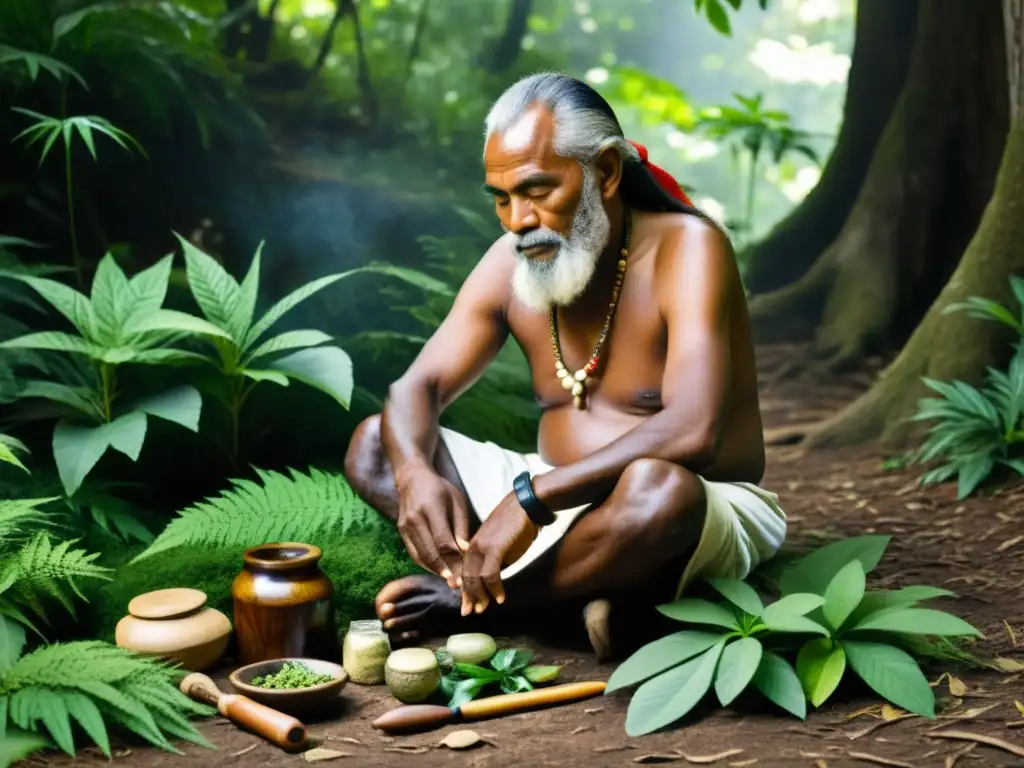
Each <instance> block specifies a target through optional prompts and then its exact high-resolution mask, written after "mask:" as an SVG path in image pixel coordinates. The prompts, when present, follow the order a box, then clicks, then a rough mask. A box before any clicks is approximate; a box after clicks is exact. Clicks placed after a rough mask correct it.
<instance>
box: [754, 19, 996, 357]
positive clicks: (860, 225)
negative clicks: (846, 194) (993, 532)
mask: <svg viewBox="0 0 1024 768" xmlns="http://www.w3.org/2000/svg"><path fill="white" fill-rule="evenodd" d="M940 4H941V7H938V6H939V5H940ZM1002 39H1003V26H1002V20H1001V15H1000V10H999V8H998V6H996V5H995V4H993V3H974V2H971V0H921V2H920V4H919V14H918V33H917V38H916V42H915V45H914V51H913V55H912V59H911V65H910V71H909V73H908V76H907V82H906V85H905V87H904V90H903V93H902V94H901V96H900V99H899V101H898V102H897V105H896V108H895V109H894V110H893V114H892V116H891V118H890V119H889V122H888V125H887V126H886V128H885V131H884V133H883V134H882V137H881V140H880V141H879V144H878V147H877V149H876V151H875V153H874V156H873V158H872V160H871V164H870V166H869V168H868V170H867V174H866V177H865V180H864V184H863V186H862V187H861V189H860V192H859V194H858V196H857V201H856V203H855V204H854V206H853V209H852V211H851V212H850V216H849V218H848V219H847V221H846V223H845V224H844V226H843V228H842V231H841V232H840V234H839V237H838V238H837V239H836V240H835V242H834V243H832V245H831V246H830V247H829V248H828V249H827V250H826V251H825V252H824V253H823V254H822V255H821V257H820V258H819V259H818V260H817V261H816V262H815V264H814V266H812V267H811V269H810V270H809V271H808V272H807V274H806V275H804V277H802V278H801V279H800V280H798V281H796V282H795V283H793V284H792V285H790V286H787V287H786V288H783V289H781V290H779V291H775V292H772V293H769V294H764V295H761V296H755V297H754V298H753V299H752V301H751V305H750V308H751V317H752V319H753V320H754V321H755V328H756V329H757V332H758V337H759V340H761V341H769V340H778V339H779V338H804V339H805V338H810V337H813V338H814V339H815V345H814V351H815V354H816V355H817V356H819V357H820V358H822V359H823V360H824V361H825V364H826V365H827V366H828V367H829V368H832V369H836V370H842V369H844V368H845V367H848V366H850V365H853V364H855V363H857V362H859V361H860V359H861V358H862V357H863V356H864V355H865V354H867V353H873V352H886V351H888V350H889V349H891V348H892V347H894V346H896V347H898V345H899V344H900V343H902V342H903V341H904V340H905V339H906V338H907V337H908V336H909V334H910V333H911V332H912V330H913V329H914V327H915V326H916V324H917V322H918V321H919V320H920V318H921V316H922V315H923V314H924V312H925V311H926V310H927V308H928V306H929V304H930V303H931V302H932V300H933V299H934V298H935V296H936V295H937V294H938V292H939V291H940V290H941V288H942V286H943V285H944V284H945V282H946V280H947V279H948V277H949V275H950V274H951V273H952V271H953V269H954V268H955V266H956V264H957V262H958V261H959V258H960V256H961V254H963V252H964V248H965V247H966V245H967V243H968V242H969V241H970V238H971V235H972V234H973V233H974V231H975V229H976V228H977V224H978V221H979V220H980V218H981V214H982V211H983V210H984V207H985V204H986V203H987V201H988V200H989V198H990V197H991V193H992V184H993V180H994V178H995V174H996V171H997V169H998V167H999V159H1000V157H1001V153H1002V147H1003V142H1004V141H1005V136H1006V120H1007V100H1006V97H1005V96H1006V88H1005V87H1004V85H1003V83H1005V81H1006V80H1005V78H1006V64H1005V55H1004V51H1003V48H1004V46H1003V45H1001V44H999V43H997V42H996V41H1002ZM994 43H995V44H994ZM977 83H986V84H989V83H996V84H998V89H992V88H989V87H978V86H977V85H976V84H977ZM993 94H994V95H995V98H993Z"/></svg>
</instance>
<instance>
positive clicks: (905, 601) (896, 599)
mask: <svg viewBox="0 0 1024 768" xmlns="http://www.w3.org/2000/svg"><path fill="white" fill-rule="evenodd" d="M937 597H956V593H955V592H950V591H949V590H948V589H939V588H938V587H929V586H924V585H919V586H909V587H903V588H901V589H893V590H876V591H868V592H865V593H864V599H863V600H861V601H860V605H858V606H857V610H855V611H854V612H853V613H852V614H851V615H850V618H849V619H848V621H849V623H850V625H851V626H853V625H856V624H857V623H859V622H860V620H861V619H863V618H864V617H865V616H868V615H869V614H872V613H875V612H877V611H881V610H882V609H883V608H897V607H900V606H911V605H914V604H915V603H920V602H922V601H924V600H934V599H935V598H937Z"/></svg>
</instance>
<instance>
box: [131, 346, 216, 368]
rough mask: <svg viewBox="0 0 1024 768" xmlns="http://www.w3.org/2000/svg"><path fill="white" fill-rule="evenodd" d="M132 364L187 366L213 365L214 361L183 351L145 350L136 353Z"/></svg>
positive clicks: (195, 353)
mask: <svg viewBox="0 0 1024 768" xmlns="http://www.w3.org/2000/svg"><path fill="white" fill-rule="evenodd" d="M132 362H134V363H141V364H143V365H187V364H195V363H214V364H216V361H215V360H213V359H212V358H209V357H207V356H206V355H201V354H199V353H198V352H189V351H188V350H185V349H146V350H143V351H141V352H136V353H135V357H134V358H132Z"/></svg>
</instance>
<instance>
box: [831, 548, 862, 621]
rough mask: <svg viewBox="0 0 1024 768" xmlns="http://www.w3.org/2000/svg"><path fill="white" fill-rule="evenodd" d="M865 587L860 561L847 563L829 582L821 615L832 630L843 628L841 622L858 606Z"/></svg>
mask: <svg viewBox="0 0 1024 768" xmlns="http://www.w3.org/2000/svg"><path fill="white" fill-rule="evenodd" d="M865 585H866V582H865V577H864V567H863V566H862V565H861V564H860V560H851V561H850V562H848V563H847V564H846V565H845V566H843V569H842V570H841V571H839V573H837V574H836V575H835V577H834V578H833V579H832V581H830V582H829V585H828V588H827V589H826V590H825V604H824V605H823V606H822V613H824V614H825V619H826V620H827V621H828V623H829V624H830V625H831V626H832V629H835V630H838V629H839V628H840V627H841V626H843V622H844V621H846V619H847V618H848V617H849V616H850V614H851V613H853V611H854V609H855V608H856V607H857V606H858V605H859V604H860V601H861V599H862V598H863V597H864V587H865Z"/></svg>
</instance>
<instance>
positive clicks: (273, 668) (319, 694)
mask: <svg viewBox="0 0 1024 768" xmlns="http://www.w3.org/2000/svg"><path fill="white" fill-rule="evenodd" d="M286 662H292V663H297V664H304V665H306V666H307V667H309V668H310V669H311V670H313V671H314V672H316V673H317V674H321V675H330V676H331V677H333V678H334V679H333V680H331V681H330V682H327V683H320V684H319V685H312V686H310V687H309V688H287V689H278V688H260V687H259V686H255V685H252V684H251V681H252V679H253V678H254V677H259V676H261V675H272V674H274V673H275V672H279V671H280V670H281V668H282V667H283V666H284V665H285V663H286ZM228 681H229V682H230V683H231V687H232V688H234V689H235V691H236V692H237V693H240V694H241V695H243V696H247V697H248V698H250V699H252V700H253V701H258V702H259V703H260V704H266V705H267V706H268V707H272V708H273V709H277V710H280V711H281V712H288V713H291V714H295V713H297V712H308V711H310V710H312V709H317V708H319V707H324V706H327V705H329V704H330V703H331V702H332V701H334V700H335V699H336V698H337V696H338V693H340V692H341V689H342V688H344V687H345V683H347V682H348V672H346V671H345V668H344V667H342V666H341V665H340V664H334V663H333V662H330V661H322V660H320V659H303V658H288V659H268V660H267V661H257V662H256V663H255V664H247V665H246V666H244V667H239V668H238V669H236V670H235V671H234V672H232V673H231V674H230V675H229V676H228Z"/></svg>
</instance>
